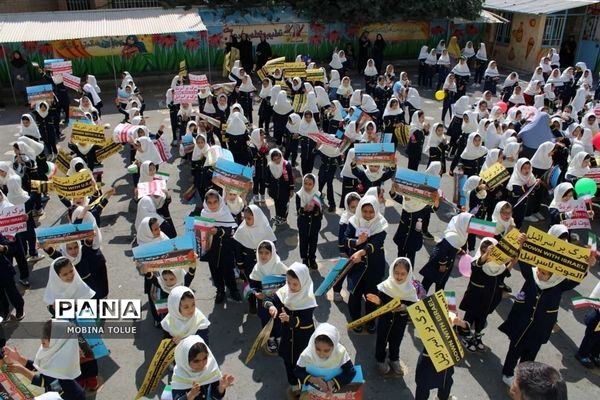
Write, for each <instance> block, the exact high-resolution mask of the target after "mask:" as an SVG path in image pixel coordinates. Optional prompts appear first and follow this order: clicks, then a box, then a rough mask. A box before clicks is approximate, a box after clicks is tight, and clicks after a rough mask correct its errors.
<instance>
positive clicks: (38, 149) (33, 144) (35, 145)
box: [17, 136, 91, 156]
mask: <svg viewBox="0 0 600 400" xmlns="http://www.w3.org/2000/svg"><path fill="white" fill-rule="evenodd" d="M18 142H21V143H25V144H26V145H27V146H29V147H30V148H31V149H32V150H33V151H34V154H35V155H36V156H39V155H40V154H42V153H43V152H44V142H37V141H35V140H33V139H32V138H30V137H29V136H19V137H18V138H17V143H18ZM75 145H76V146H77V147H78V148H79V146H80V145H79V143H76V144H75ZM89 146H90V148H91V145H89ZM80 150H81V149H80ZM85 154H87V153H85Z"/></svg>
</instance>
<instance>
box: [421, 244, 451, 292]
mask: <svg viewBox="0 0 600 400" xmlns="http://www.w3.org/2000/svg"><path fill="white" fill-rule="evenodd" d="M457 252H458V249H455V248H454V247H453V246H452V245H451V244H450V242H448V241H447V240H446V239H445V238H444V239H442V241H441V242H439V243H437V244H436V245H435V247H434V248H433V251H432V252H431V256H430V257H429V261H427V264H425V265H424V266H423V268H421V270H420V271H419V273H420V274H421V275H423V282H422V284H423V287H424V288H425V291H426V292H427V291H429V288H430V287H431V285H433V284H434V283H435V290H440V289H443V288H444V287H445V286H446V282H448V278H450V273H451V272H452V268H453V267H454V257H456V253H457ZM440 266H445V267H446V270H445V272H440V270H439V268H440Z"/></svg>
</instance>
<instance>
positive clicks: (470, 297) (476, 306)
mask: <svg viewBox="0 0 600 400" xmlns="http://www.w3.org/2000/svg"><path fill="white" fill-rule="evenodd" d="M508 276H510V271H509V270H508V269H505V270H504V272H502V273H501V274H499V275H496V276H490V275H488V274H486V273H485V272H484V271H483V268H482V266H481V265H480V264H479V262H478V261H473V262H472V263H471V278H470V279H469V285H468V286H467V290H466V291H465V295H464V296H463V299H462V301H461V302H460V305H459V308H460V309H461V310H463V311H464V312H465V317H464V320H465V321H467V322H469V323H470V324H471V327H473V328H474V329H475V332H476V333H480V332H481V331H482V330H483V329H484V328H485V326H486V324H487V317H488V315H490V314H491V313H493V312H494V310H496V307H498V304H500V301H501V300H502V292H503V290H502V287H501V285H503V284H504V278H506V277H508Z"/></svg>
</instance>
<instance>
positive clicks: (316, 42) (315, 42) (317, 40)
mask: <svg viewBox="0 0 600 400" xmlns="http://www.w3.org/2000/svg"><path fill="white" fill-rule="evenodd" d="M321 40H322V38H321V36H319V35H312V36H311V37H309V38H308V43H310V45H311V46H318V45H319V44H320V43H321Z"/></svg>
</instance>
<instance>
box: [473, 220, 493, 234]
mask: <svg viewBox="0 0 600 400" xmlns="http://www.w3.org/2000/svg"><path fill="white" fill-rule="evenodd" d="M469 233H472V234H473V235H476V236H483V237H494V236H495V235H496V223H495V222H491V221H486V220H483V219H477V218H471V222H470V223H469Z"/></svg>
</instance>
